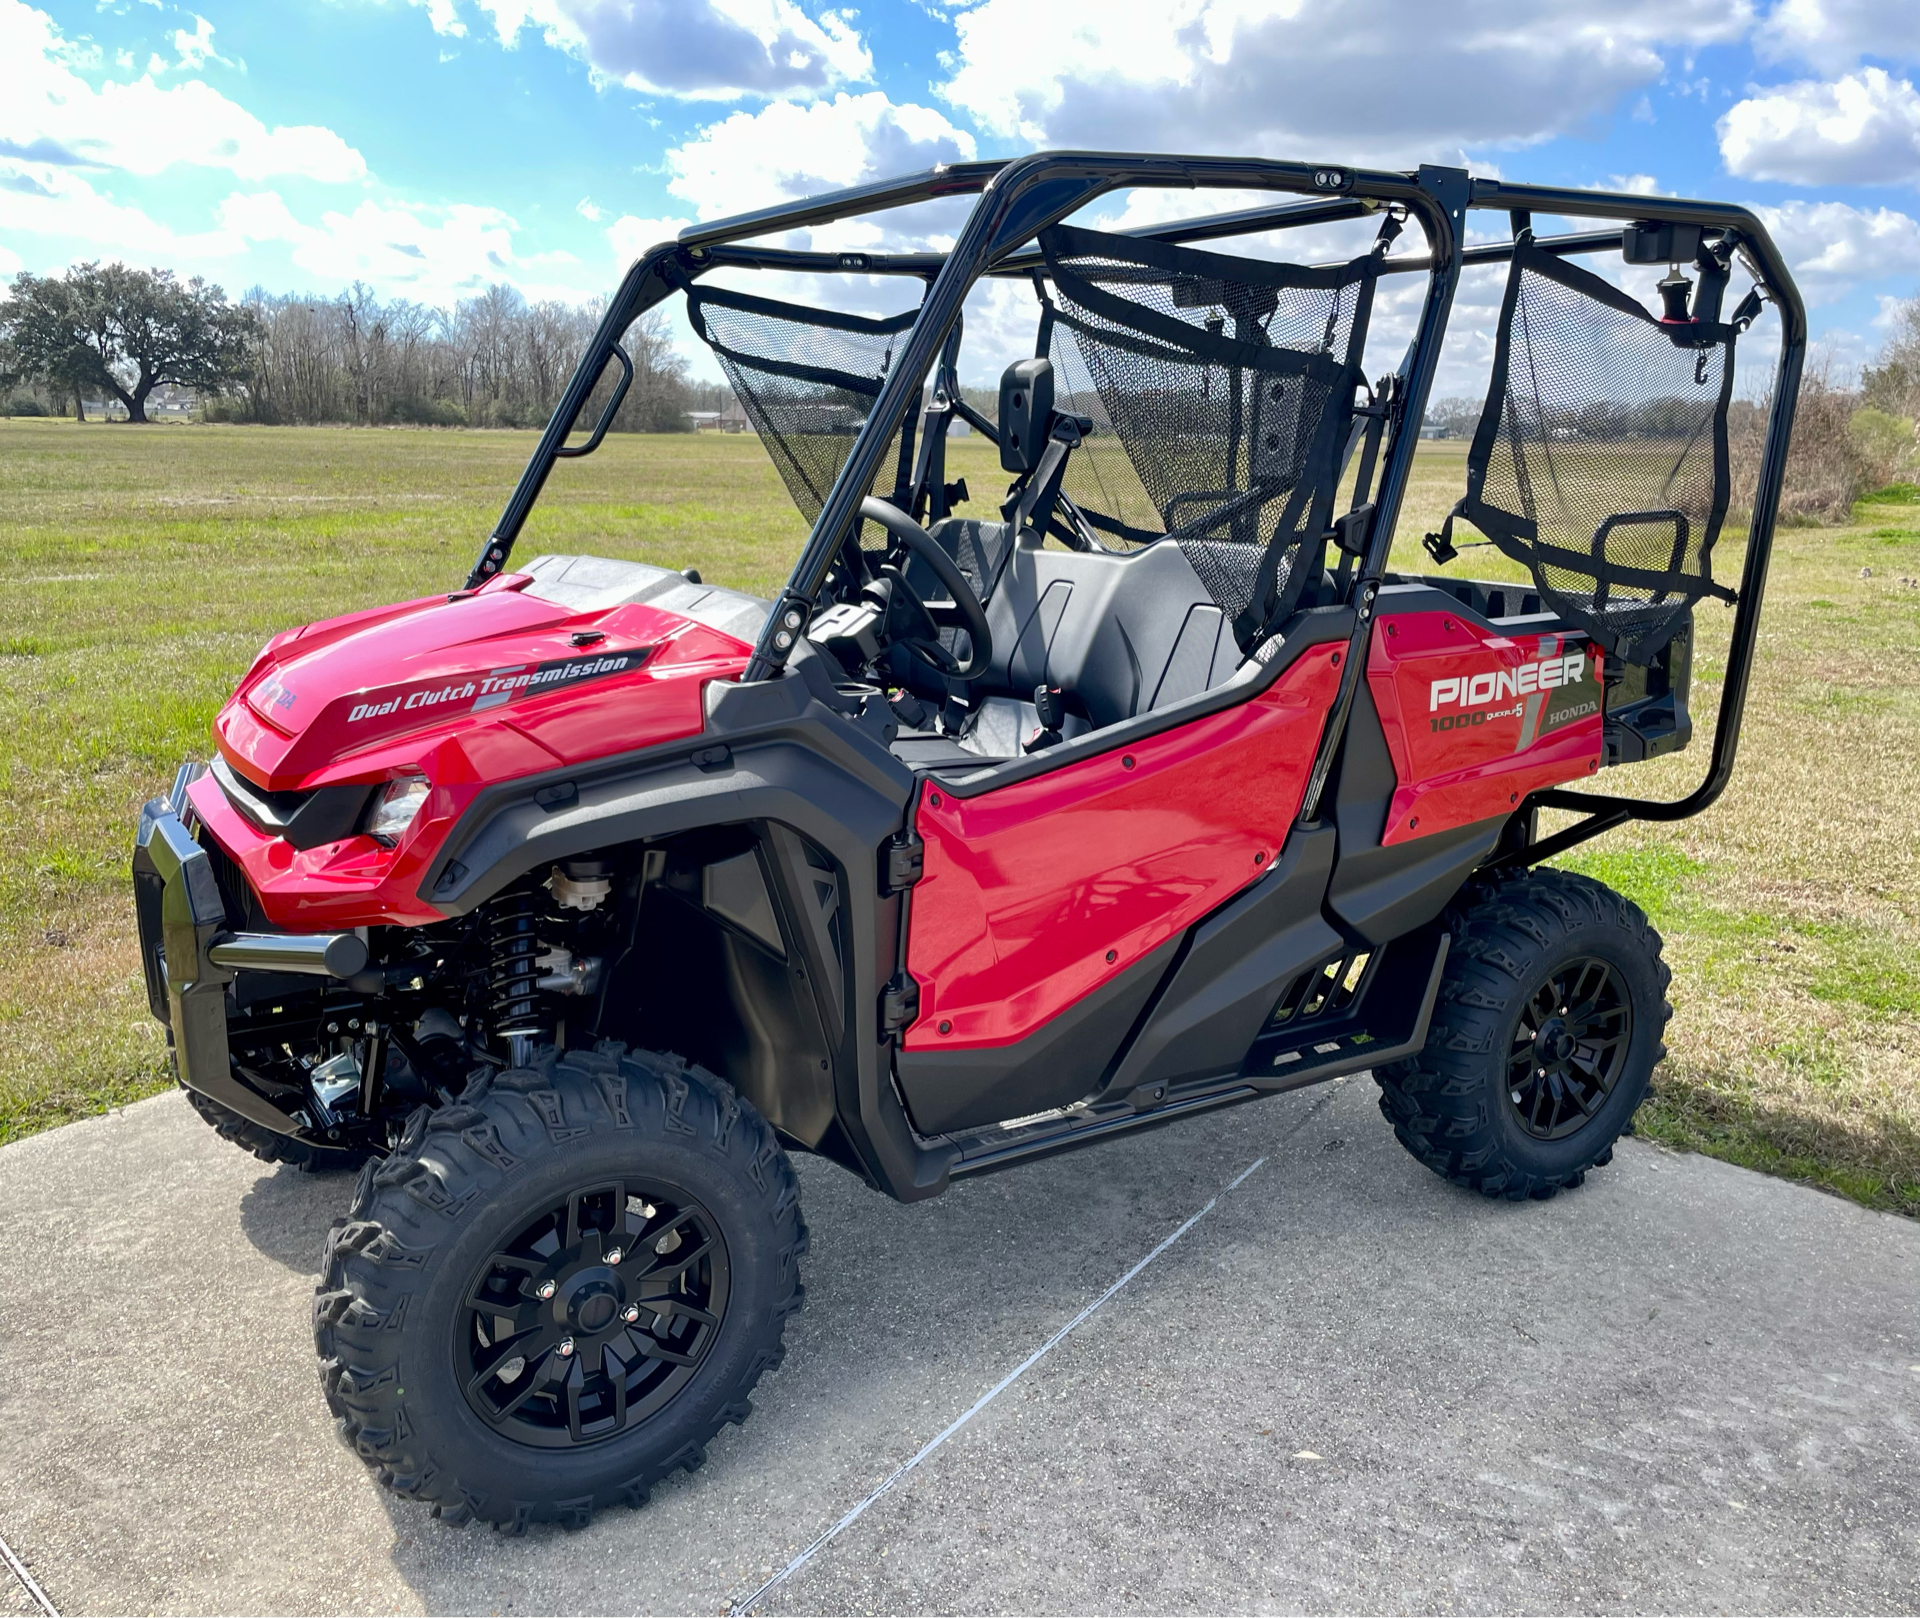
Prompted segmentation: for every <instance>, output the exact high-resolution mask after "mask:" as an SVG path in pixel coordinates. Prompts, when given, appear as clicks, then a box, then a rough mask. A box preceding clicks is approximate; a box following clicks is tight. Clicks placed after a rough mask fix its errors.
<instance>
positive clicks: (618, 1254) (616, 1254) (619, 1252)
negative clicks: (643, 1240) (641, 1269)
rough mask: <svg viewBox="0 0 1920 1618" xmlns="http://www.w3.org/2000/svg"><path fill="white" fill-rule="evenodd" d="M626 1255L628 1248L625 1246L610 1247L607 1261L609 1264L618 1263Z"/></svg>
mask: <svg viewBox="0 0 1920 1618" xmlns="http://www.w3.org/2000/svg"><path fill="white" fill-rule="evenodd" d="M626 1256H627V1253H626V1249H625V1248H623V1247H610V1248H608V1249H607V1262H608V1263H609V1264H618V1263H619V1262H620V1261H621V1259H623V1258H625V1257H626Z"/></svg>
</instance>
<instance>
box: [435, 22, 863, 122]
mask: <svg viewBox="0 0 1920 1618" xmlns="http://www.w3.org/2000/svg"><path fill="white" fill-rule="evenodd" d="M416 3H418V0H416ZM442 3H448V4H450V3H451V0H442ZM475 3H476V4H477V5H478V6H479V7H480V9H481V10H482V11H485V12H487V13H488V14H489V15H490V16H491V17H492V18H493V21H494V28H495V31H496V32H497V33H498V34H499V36H500V41H501V43H502V44H505V45H509V46H511V45H514V44H516V43H517V42H518V40H519V37H520V34H521V32H522V31H523V30H526V29H535V30H538V31H539V32H540V33H541V34H542V35H543V36H544V37H545V39H546V41H547V43H548V44H549V45H552V46H554V47H556V48H557V49H560V50H565V51H569V52H571V53H572V54H574V55H576V56H578V57H580V58H581V59H582V60H583V61H585V62H586V63H587V64H588V65H589V66H591V67H592V69H593V70H594V72H595V73H596V74H597V75H599V76H600V77H601V78H603V79H607V80H611V81H613V82H615V83H619V84H624V85H626V86H627V87H628V88H629V89H632V90H639V91H642V92H644V93H648V94H659V95H670V96H677V97H682V98H686V99H691V100H723V101H730V100H734V99H737V98H738V97H741V96H776V95H779V96H793V95H814V94H818V93H820V92H822V91H825V90H829V89H831V88H833V87H834V86H835V85H838V84H847V83H861V82H863V81H865V80H868V79H870V78H872V77H873V58H872V56H871V55H869V54H868V51H867V47H866V44H865V42H864V41H863V40H862V39H861V37H860V34H859V32H858V31H857V30H856V29H855V28H854V26H853V23H852V20H851V16H850V15H849V14H844V13H841V12H838V11H823V12H821V13H820V15H819V18H818V19H817V20H816V19H815V18H813V17H810V16H808V15H807V13H806V12H805V11H803V10H801V8H800V7H799V6H798V5H797V4H795V3H794V0H475Z"/></svg>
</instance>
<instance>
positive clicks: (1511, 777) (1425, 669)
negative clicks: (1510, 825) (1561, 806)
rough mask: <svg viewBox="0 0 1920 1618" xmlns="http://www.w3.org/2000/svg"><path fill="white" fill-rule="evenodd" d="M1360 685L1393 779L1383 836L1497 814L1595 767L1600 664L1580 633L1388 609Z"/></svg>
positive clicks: (1404, 835)
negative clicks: (1539, 631)
mask: <svg viewBox="0 0 1920 1618" xmlns="http://www.w3.org/2000/svg"><path fill="white" fill-rule="evenodd" d="M1367 685H1368V688H1369V689H1370V690H1371V691H1372V692H1373V701H1374V706H1375V707H1376V708H1377V709H1378V710H1379V714H1380V725H1381V728H1382V729H1383V730H1385V732H1386V735H1387V752H1388V753H1389V755H1391V757H1392V759H1393V773H1394V776H1395V777H1396V779H1397V780H1398V782H1399V785H1398V787H1397V788H1396V789H1395V791H1394V794H1393V805H1392V807H1391V808H1390V809H1389V810H1388V811H1387V825H1386V830H1385V832H1384V833H1383V834H1382V836H1381V838H1380V841H1381V842H1383V843H1400V842H1405V841H1406V840H1407V839H1408V838H1410V837H1429V836H1431V835H1432V834H1433V833H1434V832H1439V831H1450V830H1451V829H1452V828H1453V827H1455V826H1465V825H1469V824H1471V823H1472V822H1474V821H1476V820H1486V819H1488V818H1489V817H1491V816H1493V815H1500V814H1505V813H1506V812H1507V811H1508V810H1509V809H1511V808H1513V807H1514V806H1515V805H1516V804H1518V803H1519V802H1520V800H1521V799H1522V798H1524V797H1526V795H1527V794H1528V793H1529V792H1535V791H1538V790H1539V789H1540V788H1541V787H1548V786H1557V785H1559V784H1560V783H1561V782H1563V781H1573V780H1577V779H1579V778H1580V777H1581V776H1584V775H1591V774H1592V773H1593V772H1594V771H1595V770H1597V769H1599V767H1600V733H1601V726H1602V723H1603V721H1602V718H1601V713H1600V671H1599V667H1598V665H1597V662H1596V654H1595V652H1594V649H1593V647H1592V645H1591V644H1590V643H1589V642H1588V640H1587V638H1586V637H1585V636H1584V635H1575V634H1551V635H1517V636H1512V637H1508V636H1505V635H1489V634H1486V633H1484V632H1482V631H1481V630H1479V629H1476V628H1475V627H1474V626H1472V625H1471V624H1468V623H1466V622H1464V621H1463V620H1461V619H1458V618H1450V617H1448V616H1447V615H1446V614H1444V613H1438V612H1408V613H1396V614H1393V615H1391V616H1386V617H1382V618H1380V619H1379V620H1378V621H1377V622H1376V623H1375V624H1374V626H1373V646H1372V650H1371V652H1370V653H1369V655H1368V658H1367Z"/></svg>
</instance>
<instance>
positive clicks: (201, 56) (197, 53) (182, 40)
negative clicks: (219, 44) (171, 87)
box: [173, 14, 234, 73]
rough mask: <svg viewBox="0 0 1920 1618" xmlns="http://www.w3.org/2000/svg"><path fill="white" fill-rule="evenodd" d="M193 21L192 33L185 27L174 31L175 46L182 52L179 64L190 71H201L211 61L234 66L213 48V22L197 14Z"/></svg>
mask: <svg viewBox="0 0 1920 1618" xmlns="http://www.w3.org/2000/svg"><path fill="white" fill-rule="evenodd" d="M193 22H194V29H193V32H192V33H188V32H187V31H186V30H185V29H184V28H180V29H176V30H175V31H174V35H173V48H174V49H175V50H177V51H178V52H179V53H180V61H179V63H178V65H179V66H180V67H183V68H185V69H186V70H187V71H188V72H190V73H197V72H199V71H200V69H201V68H203V67H205V66H206V65H207V63H209V62H220V63H223V64H224V65H225V66H227V67H232V66H233V65H234V64H233V63H232V62H231V61H229V60H228V59H227V58H226V57H224V56H222V55H221V54H220V53H219V52H218V51H217V50H215V49H214V48H213V24H212V23H210V22H208V21H207V19H206V18H205V17H202V16H199V15H197V14H196V15H195V17H194V19H193Z"/></svg>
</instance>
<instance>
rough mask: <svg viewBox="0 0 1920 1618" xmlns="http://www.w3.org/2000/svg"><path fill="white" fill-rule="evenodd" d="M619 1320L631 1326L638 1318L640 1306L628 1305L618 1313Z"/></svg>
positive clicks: (635, 1304)
mask: <svg viewBox="0 0 1920 1618" xmlns="http://www.w3.org/2000/svg"><path fill="white" fill-rule="evenodd" d="M620 1318H621V1319H622V1320H624V1321H625V1322H626V1323H627V1324H628V1325H629V1326H631V1325H632V1324H633V1323H634V1322H635V1321H636V1320H638V1319H639V1318H640V1305H639V1304H637V1303H630V1304H628V1305H627V1306H626V1308H624V1309H622V1310H621V1311H620Z"/></svg>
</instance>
